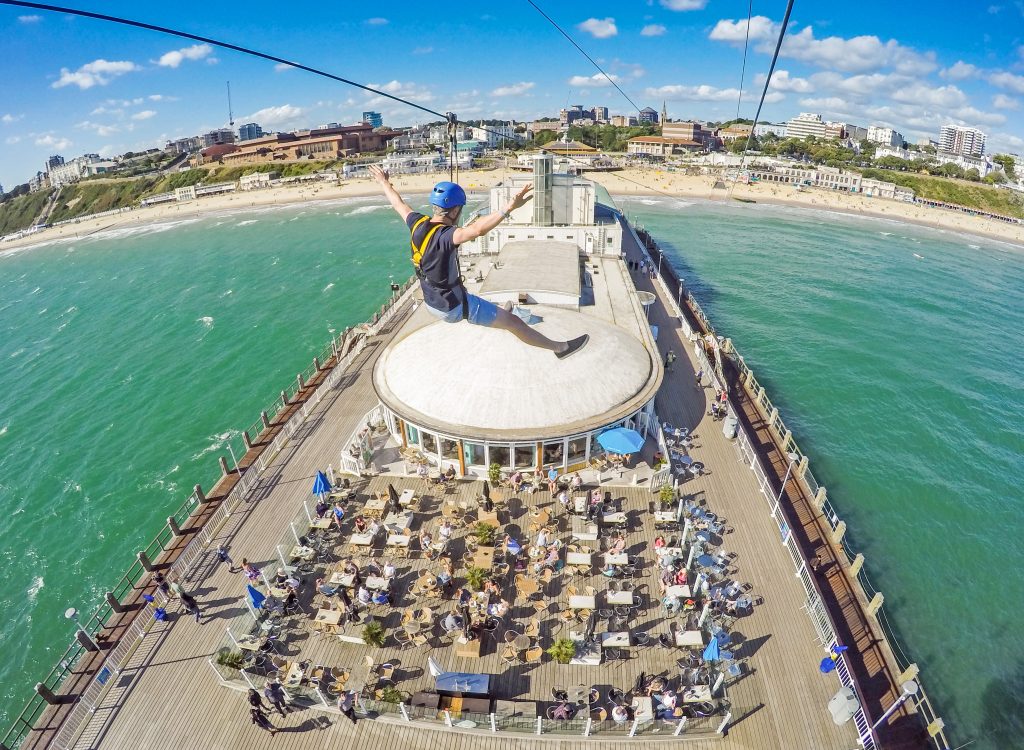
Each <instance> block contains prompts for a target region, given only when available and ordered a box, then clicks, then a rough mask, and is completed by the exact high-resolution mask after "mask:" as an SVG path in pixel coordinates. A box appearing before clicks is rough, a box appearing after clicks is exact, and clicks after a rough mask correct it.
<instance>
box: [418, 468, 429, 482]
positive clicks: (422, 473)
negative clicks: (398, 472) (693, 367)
mask: <svg viewBox="0 0 1024 750" xmlns="http://www.w3.org/2000/svg"><path fill="white" fill-rule="evenodd" d="M416 476H418V477H419V478H420V479H422V480H424V481H426V480H427V479H428V478H429V477H430V470H429V469H428V468H427V465H426V464H420V465H419V466H417V467H416Z"/></svg>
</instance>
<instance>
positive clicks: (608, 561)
mask: <svg viewBox="0 0 1024 750" xmlns="http://www.w3.org/2000/svg"><path fill="white" fill-rule="evenodd" d="M628 563H629V555H627V554H626V553H625V552H608V553H606V554H605V556H604V564H605V565H626V564H628Z"/></svg>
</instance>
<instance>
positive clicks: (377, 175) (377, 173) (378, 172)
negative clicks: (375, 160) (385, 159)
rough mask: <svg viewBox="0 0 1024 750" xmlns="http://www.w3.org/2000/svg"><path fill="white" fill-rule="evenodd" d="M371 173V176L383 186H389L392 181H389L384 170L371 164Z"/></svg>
mask: <svg viewBox="0 0 1024 750" xmlns="http://www.w3.org/2000/svg"><path fill="white" fill-rule="evenodd" d="M369 172H370V176H371V177H372V178H373V179H375V180H376V181H377V182H379V183H380V184H381V185H387V184H388V182H390V180H389V179H388V173H387V172H385V171H384V170H383V169H382V168H380V167H378V166H377V165H376V164H371V165H370V166H369Z"/></svg>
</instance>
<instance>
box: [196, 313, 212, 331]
mask: <svg viewBox="0 0 1024 750" xmlns="http://www.w3.org/2000/svg"><path fill="white" fill-rule="evenodd" d="M196 323H202V324H203V325H204V326H206V327H207V328H213V317H212V316H210V315H204V316H203V317H201V318H196Z"/></svg>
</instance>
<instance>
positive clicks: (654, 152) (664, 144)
mask: <svg viewBox="0 0 1024 750" xmlns="http://www.w3.org/2000/svg"><path fill="white" fill-rule="evenodd" d="M706 150H707V148H706V146H705V145H704V144H703V143H701V142H700V141H694V140H690V139H688V138H666V137H665V136H663V135H638V136H636V137H635V138H630V139H629V140H628V141H627V142H626V153H627V154H631V155H634V156H654V157H658V158H664V157H666V156H676V155H678V154H690V153H695V152H699V151H706Z"/></svg>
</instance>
